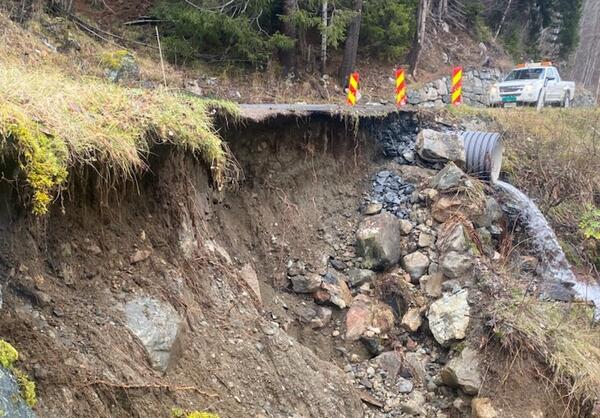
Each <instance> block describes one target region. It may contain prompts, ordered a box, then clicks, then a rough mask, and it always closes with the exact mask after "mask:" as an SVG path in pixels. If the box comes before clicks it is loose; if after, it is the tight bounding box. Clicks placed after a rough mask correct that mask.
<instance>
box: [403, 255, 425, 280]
mask: <svg viewBox="0 0 600 418" xmlns="http://www.w3.org/2000/svg"><path fill="white" fill-rule="evenodd" d="M402 267H403V268H404V270H406V272H407V273H408V274H410V277H411V278H412V279H413V280H419V278H420V277H421V276H423V275H424V274H425V272H427V267H429V257H427V256H426V255H425V254H423V253H422V252H419V251H416V252H414V253H412V254H408V255H406V256H404V257H403V258H402Z"/></svg>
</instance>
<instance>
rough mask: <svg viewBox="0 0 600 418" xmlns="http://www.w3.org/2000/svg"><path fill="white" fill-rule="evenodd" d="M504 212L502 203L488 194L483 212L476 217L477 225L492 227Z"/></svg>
mask: <svg viewBox="0 0 600 418" xmlns="http://www.w3.org/2000/svg"><path fill="white" fill-rule="evenodd" d="M502 216H503V213H502V208H501V207H500V204H499V203H498V201H497V200H496V199H494V198H493V197H491V196H486V198H485V207H484V209H483V214H482V215H481V216H479V217H477V218H476V219H475V225H477V226H479V227H490V226H492V225H494V224H495V223H497V222H498V221H499V220H501V219H502Z"/></svg>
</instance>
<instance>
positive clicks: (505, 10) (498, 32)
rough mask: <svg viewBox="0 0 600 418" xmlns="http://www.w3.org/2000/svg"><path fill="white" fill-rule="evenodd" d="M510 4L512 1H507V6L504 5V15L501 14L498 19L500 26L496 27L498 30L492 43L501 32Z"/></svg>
mask: <svg viewBox="0 0 600 418" xmlns="http://www.w3.org/2000/svg"><path fill="white" fill-rule="evenodd" d="M511 4H512V0H508V4H507V5H506V9H504V13H503V14H502V19H500V25H498V30H496V34H495V35H494V41H495V40H496V39H498V36H499V35H500V31H501V30H502V26H503V25H504V21H505V20H506V16H508V11H509V10H510V5H511Z"/></svg>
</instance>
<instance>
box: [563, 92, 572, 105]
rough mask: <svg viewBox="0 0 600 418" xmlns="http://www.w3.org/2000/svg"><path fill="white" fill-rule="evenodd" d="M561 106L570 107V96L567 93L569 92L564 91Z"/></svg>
mask: <svg viewBox="0 0 600 418" xmlns="http://www.w3.org/2000/svg"><path fill="white" fill-rule="evenodd" d="M562 107H564V108H567V107H571V96H570V95H569V92H567V93H565V98H564V99H563V102H562Z"/></svg>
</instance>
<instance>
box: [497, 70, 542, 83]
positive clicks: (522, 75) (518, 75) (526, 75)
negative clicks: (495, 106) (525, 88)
mask: <svg viewBox="0 0 600 418" xmlns="http://www.w3.org/2000/svg"><path fill="white" fill-rule="evenodd" d="M543 74H544V69H543V68H524V69H522V70H513V71H511V72H510V74H509V75H508V76H506V79H505V80H504V81H513V80H539V79H540V78H542V75H543Z"/></svg>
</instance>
